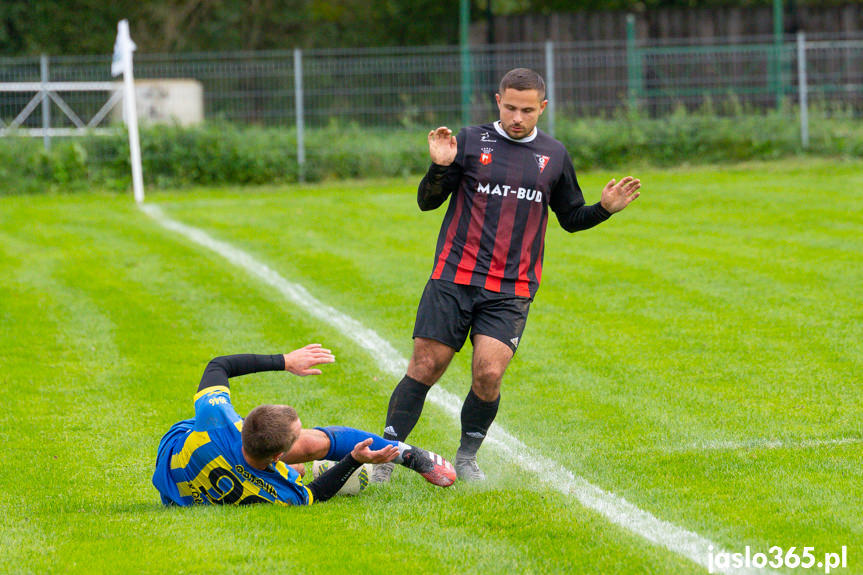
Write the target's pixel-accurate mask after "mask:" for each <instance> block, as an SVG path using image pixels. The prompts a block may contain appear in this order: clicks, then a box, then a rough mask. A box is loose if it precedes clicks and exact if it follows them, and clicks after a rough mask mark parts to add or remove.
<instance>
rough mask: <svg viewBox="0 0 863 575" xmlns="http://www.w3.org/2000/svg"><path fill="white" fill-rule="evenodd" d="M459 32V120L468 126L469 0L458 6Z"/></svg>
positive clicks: (469, 88)
mask: <svg viewBox="0 0 863 575" xmlns="http://www.w3.org/2000/svg"><path fill="white" fill-rule="evenodd" d="M459 32H460V36H461V40H460V45H461V121H462V125H464V126H470V123H471V113H470V101H471V92H472V90H471V84H472V83H473V80H472V78H471V69H470V0H461V3H460V6H459Z"/></svg>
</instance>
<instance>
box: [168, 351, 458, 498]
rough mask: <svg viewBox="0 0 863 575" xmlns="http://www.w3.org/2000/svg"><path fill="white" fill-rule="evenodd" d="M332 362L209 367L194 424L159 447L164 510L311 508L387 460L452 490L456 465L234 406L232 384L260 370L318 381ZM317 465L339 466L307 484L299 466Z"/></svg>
mask: <svg viewBox="0 0 863 575" xmlns="http://www.w3.org/2000/svg"><path fill="white" fill-rule="evenodd" d="M334 361H335V357H334V356H333V354H332V353H331V352H330V350H328V349H324V348H323V347H321V345H320V344H310V345H307V346H305V347H303V348H300V349H297V350H294V351H292V352H291V353H288V354H284V355H282V354H278V355H256V354H239V355H228V356H223V357H217V358H215V359H213V360H211V361H210V363H209V364H208V365H207V367H206V369H205V370H204V375H203V377H202V378H201V383H200V385H199V386H198V392H197V394H196V395H195V399H194V400H195V417H193V418H191V419H186V420H183V421H180V422H178V423H176V424H174V425H173V426H171V428H170V429H169V430H168V432H167V433H166V434H165V435H164V437H162V440H161V442H160V443H159V448H158V452H157V455H156V471H155V473H154V474H153V485H155V486H156V489H158V490H159V493H160V494H161V495H162V503H163V504H165V505H172V504H173V505H194V504H201V505H210V504H236V505H245V504H249V503H278V504H281V505H310V504H311V503H314V502H318V501H326V500H327V499H329V498H331V497H332V496H333V495H334V494H335V493H336V492H337V491H338V490H339V489H340V488H341V487H342V485H344V483H345V482H346V481H347V480H348V478H349V477H350V476H351V474H352V473H353V472H354V471H355V470H356V469H357V468H358V467H360V466H361V465H362V464H363V463H385V462H389V461H392V462H394V463H398V464H401V465H404V466H405V467H407V468H409V469H412V470H414V471H416V472H417V473H419V474H420V475H422V476H423V477H424V478H425V479H426V480H428V481H429V482H431V483H433V484H435V485H439V486H441V487H447V486H449V485H452V483H453V482H454V481H455V470H454V469H453V467H452V465H451V464H450V463H449V462H448V461H446V460H445V459H443V458H442V457H440V456H439V455H437V454H434V453H431V452H429V451H426V450H424V449H420V448H418V447H414V446H412V445H408V444H405V443H402V442H400V441H388V440H386V439H384V438H382V437H379V436H377V435H374V434H372V433H369V432H366V431H361V430H359V429H354V428H351V427H336V426H330V427H316V428H314V429H304V428H303V427H302V424H301V422H300V419H299V417H298V416H297V412H296V411H295V410H294V408H293V407H290V406H288V405H259V406H258V407H256V408H254V409H253V410H252V411H250V412H249V414H248V415H247V416H246V418H245V419H243V418H241V417H240V416H239V415H237V412H236V411H235V410H234V406H233V405H232V404H231V392H230V388H229V384H228V379H229V378H231V377H236V376H239V375H245V374H247V373H255V372H259V371H289V372H291V373H293V374H294V375H300V376H305V375H318V374H320V373H321V370H320V369H314V366H316V365H320V364H324V363H332V362H334ZM315 459H329V460H334V461H338V463H337V464H336V465H334V466H332V467H331V468H330V469H329V470H327V471H326V472H325V473H323V474H322V475H321V476H320V477H318V478H317V479H315V480H314V481H312V482H311V483H309V484H308V485H303V483H302V478H301V474H300V472H301V471H302V466H301V465H298V464H301V463H303V462H306V461H312V460H315Z"/></svg>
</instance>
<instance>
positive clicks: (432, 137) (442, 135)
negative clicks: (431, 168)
mask: <svg viewBox="0 0 863 575" xmlns="http://www.w3.org/2000/svg"><path fill="white" fill-rule="evenodd" d="M457 153H458V142H457V141H456V139H455V136H453V135H452V130H450V129H449V128H447V127H446V126H441V127H440V128H438V129H437V130H432V131H431V132H429V156H431V160H432V162H434V163H435V164H437V165H438V166H449V165H450V164H452V163H453V162H454V161H455V156H456V154H457Z"/></svg>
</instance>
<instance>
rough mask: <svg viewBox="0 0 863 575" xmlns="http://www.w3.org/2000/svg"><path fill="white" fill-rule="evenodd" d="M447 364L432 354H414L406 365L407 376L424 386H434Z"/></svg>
mask: <svg viewBox="0 0 863 575" xmlns="http://www.w3.org/2000/svg"><path fill="white" fill-rule="evenodd" d="M446 366H447V363H446V362H442V361H439V360H438V359H437V358H436V357H435V356H434V355H432V354H415V355H414V356H413V357H412V358H411V361H410V364H409V365H408V375H409V376H411V377H412V378H413V379H415V380H417V381H419V382H421V383H424V384H426V385H434V384H435V383H436V382H437V380H438V379H440V376H441V375H443V372H444V370H446Z"/></svg>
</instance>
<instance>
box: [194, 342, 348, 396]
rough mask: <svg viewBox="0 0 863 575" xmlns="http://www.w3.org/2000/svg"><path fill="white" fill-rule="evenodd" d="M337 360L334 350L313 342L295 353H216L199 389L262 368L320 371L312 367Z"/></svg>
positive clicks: (305, 372) (296, 372)
mask: <svg viewBox="0 0 863 575" xmlns="http://www.w3.org/2000/svg"><path fill="white" fill-rule="evenodd" d="M334 361H336V358H335V356H334V355H333V353H332V352H331V351H330V350H328V349H324V348H323V347H322V346H321V344H319V343H312V344H309V345H307V346H305V347H301V348H300V349H297V350H294V351H292V352H291V353H286V354H281V353H280V354H276V355H258V354H253V353H241V354H236V355H223V356H220V357H214V358H213V359H211V360H210V363H208V364H207V367H206V369H205V370H204V375H203V376H202V377H201V383H200V384H199V385H198V391H201V390H203V389H206V388H208V387H229V384H228V380H229V379H230V378H232V377H237V376H240V375H246V374H247V373H257V372H259V371H283V370H284V371H289V372H291V373H293V374H294V375H318V374H320V373H321V370H320V369H312V368H313V367H314V366H316V365H320V364H322V363H333V362H334Z"/></svg>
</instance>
